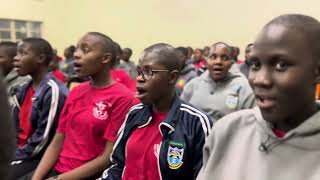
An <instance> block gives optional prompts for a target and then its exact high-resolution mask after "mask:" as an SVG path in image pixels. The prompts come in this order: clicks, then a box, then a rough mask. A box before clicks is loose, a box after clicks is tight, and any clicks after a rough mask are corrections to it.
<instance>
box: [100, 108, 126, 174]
mask: <svg viewBox="0 0 320 180" xmlns="http://www.w3.org/2000/svg"><path fill="white" fill-rule="evenodd" d="M129 113H130V112H129ZM128 119H130V116H129V114H127V117H126V119H125V121H124V123H123V125H122V126H121V127H120V129H119V133H118V137H117V140H116V142H115V144H114V147H113V152H112V155H111V163H112V164H111V166H110V167H109V168H108V169H106V170H105V171H104V172H103V173H102V176H101V177H100V178H99V179H98V180H120V179H121V177H122V173H123V170H124V166H125V146H126V144H127V140H128V139H127V138H124V136H123V135H124V134H126V132H125V131H126V130H127V129H126V128H125V127H126V124H127V122H128V121H127V120H128Z"/></svg>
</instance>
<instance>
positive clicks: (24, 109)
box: [18, 86, 34, 148]
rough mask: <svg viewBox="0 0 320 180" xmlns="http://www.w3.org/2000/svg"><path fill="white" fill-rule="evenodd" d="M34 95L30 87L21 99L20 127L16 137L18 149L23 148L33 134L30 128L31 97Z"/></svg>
mask: <svg viewBox="0 0 320 180" xmlns="http://www.w3.org/2000/svg"><path fill="white" fill-rule="evenodd" d="M33 94H34V89H33V88H32V86H30V87H29V89H28V90H27V93H26V96H25V97H24V99H23V102H22V105H21V109H20V112H19V118H20V121H19V127H20V130H21V131H20V132H19V135H18V147H19V148H21V147H23V146H24V145H25V144H26V143H27V140H28V139H29V138H30V136H31V135H32V133H33V129H32V126H31V120H30V116H31V110H32V97H33Z"/></svg>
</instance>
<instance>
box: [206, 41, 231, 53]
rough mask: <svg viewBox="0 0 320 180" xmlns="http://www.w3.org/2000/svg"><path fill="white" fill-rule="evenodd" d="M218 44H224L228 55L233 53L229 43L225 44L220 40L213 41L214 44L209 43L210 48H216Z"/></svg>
mask: <svg viewBox="0 0 320 180" xmlns="http://www.w3.org/2000/svg"><path fill="white" fill-rule="evenodd" d="M218 45H224V46H226V47H227V48H228V51H229V55H232V53H233V48H232V47H231V46H230V45H229V44H227V43H225V42H222V41H220V42H216V43H214V44H212V45H211V48H216V47H217V46H218Z"/></svg>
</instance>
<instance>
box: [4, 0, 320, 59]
mask: <svg viewBox="0 0 320 180" xmlns="http://www.w3.org/2000/svg"><path fill="white" fill-rule="evenodd" d="M0 3H1V5H0V18H10V19H21V20H37V21H42V22H44V25H43V37H44V38H46V39H47V40H49V41H50V42H51V44H52V45H53V46H54V47H57V48H58V50H59V52H60V54H62V52H63V49H64V48H65V47H66V46H68V45H70V44H75V43H76V41H77V40H78V39H79V38H80V37H81V36H82V35H83V34H84V33H85V32H88V31H100V32H103V33H105V34H107V35H109V36H110V37H112V38H113V39H114V40H115V41H117V42H119V43H120V45H121V46H122V47H131V48H132V49H133V50H134V56H133V58H134V60H137V59H138V57H139V54H140V53H141V51H142V50H143V49H144V48H145V47H147V46H149V45H151V44H153V43H157V42H166V43H169V44H172V45H174V46H180V45H182V46H187V45H190V46H192V47H201V48H202V47H203V46H205V45H210V44H212V43H214V42H217V41H225V42H227V43H229V44H231V45H236V46H239V47H240V49H241V51H243V48H244V47H245V45H246V44H247V43H250V42H252V41H253V39H254V37H255V35H256V34H257V32H258V31H259V30H260V29H261V27H262V26H263V25H264V24H266V23H267V22H268V21H269V20H271V19H272V18H273V17H276V16H278V15H280V14H283V13H304V14H308V15H311V16H314V17H316V18H318V19H320V11H319V10H318V9H319V8H318V7H319V6H320V1H319V0H308V1H302V0H281V1H279V0H264V1H258V0H241V1H237V0H233V1H232V0H224V1H218V0H136V1H133V0H0Z"/></svg>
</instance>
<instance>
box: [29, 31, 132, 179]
mask: <svg viewBox="0 0 320 180" xmlns="http://www.w3.org/2000/svg"><path fill="white" fill-rule="evenodd" d="M113 46H114V43H113V41H112V39H110V38H109V37H108V36H106V35H104V34H101V33H98V32H89V33H87V34H86V35H85V36H83V37H82V38H81V39H80V40H79V42H78V44H77V49H76V52H75V54H74V58H75V62H74V66H75V72H76V73H77V74H78V75H79V76H90V77H91V80H90V81H87V82H84V83H82V84H80V85H78V86H77V87H75V88H74V89H73V90H72V91H71V93H70V95H69V96H68V98H67V101H66V104H65V106H64V108H63V111H62V113H61V116H60V120H59V126H58V129H57V132H56V134H55V136H54V139H53V141H52V143H51V144H50V146H49V147H48V149H47V151H46V152H45V154H44V156H43V158H42V159H41V162H40V164H39V166H38V167H37V169H36V171H35V173H34V175H33V178H32V179H33V180H42V179H44V178H49V177H51V179H55V178H56V179H62V180H64V179H71V180H73V179H93V178H94V177H95V176H96V175H97V174H99V175H100V174H101V173H102V171H103V170H104V169H106V168H108V167H109V165H110V162H109V159H110V158H109V156H110V154H111V151H112V148H113V145H114V142H115V139H116V136H117V132H118V129H119V128H120V126H121V124H122V123H123V121H124V119H125V115H126V113H127V112H128V110H129V109H130V108H131V107H132V106H133V105H135V104H137V103H138V102H137V99H136V98H134V94H133V92H131V91H130V90H128V89H127V88H126V87H125V86H124V85H122V84H120V83H118V82H114V81H113V80H112V79H111V75H110V69H111V67H112V66H113V63H114V62H115V56H114V55H115V53H114V51H113V49H114V48H113ZM55 175H58V176H55ZM54 176H55V177H54Z"/></svg>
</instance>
